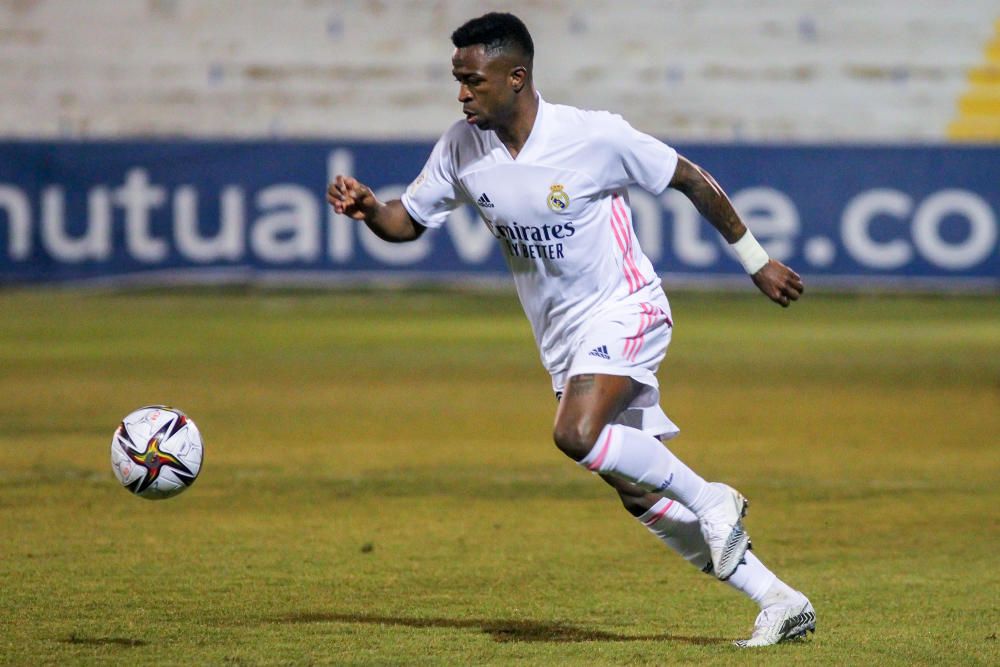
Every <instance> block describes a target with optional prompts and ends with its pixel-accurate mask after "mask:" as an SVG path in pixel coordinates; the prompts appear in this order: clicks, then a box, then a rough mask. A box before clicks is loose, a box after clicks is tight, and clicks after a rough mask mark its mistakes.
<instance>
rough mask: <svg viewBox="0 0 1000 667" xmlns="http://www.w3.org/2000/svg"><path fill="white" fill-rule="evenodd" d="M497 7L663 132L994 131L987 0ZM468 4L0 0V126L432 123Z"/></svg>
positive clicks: (558, 72) (996, 103) (584, 91)
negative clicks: (454, 34) (452, 41)
mask: <svg viewBox="0 0 1000 667" xmlns="http://www.w3.org/2000/svg"><path fill="white" fill-rule="evenodd" d="M504 6H505V8H509V9H510V10H512V11H514V12H516V13H519V14H521V15H522V16H523V17H524V18H525V19H526V21H527V22H528V24H529V26H530V27H531V28H532V30H533V31H534V33H535V34H536V36H537V38H538V39H537V41H538V53H537V61H538V62H539V63H540V64H541V65H543V66H542V67H540V68H539V77H538V83H539V88H540V89H541V90H542V92H543V94H544V95H545V96H546V98H547V99H549V100H552V101H561V102H566V103H569V104H575V105H581V106H587V107H599V108H606V109H610V110H614V111H619V112H623V113H626V114H627V116H628V117H629V118H630V119H631V120H632V121H633V123H634V124H635V125H636V126H638V127H640V128H642V129H644V130H647V131H650V132H653V133H655V134H658V135H660V136H669V137H672V138H674V139H676V140H711V141H806V142H815V141H823V142H853V141H889V142H907V141H919V142H925V141H931V142H934V141H945V140H947V139H948V138H949V137H951V138H954V139H958V140H970V139H973V140H974V139H980V140H981V139H985V140H997V139H1000V121H998V119H1000V93H998V92H997V91H998V90H1000V87H998V81H1000V73H998V72H1000V40H998V38H997V36H996V28H997V23H996V22H997V19H998V13H1000V8H998V6H997V4H996V2H995V0H963V1H962V2H959V3H956V2H953V1H952V0H929V1H922V2H911V1H909V0H871V1H859V0H849V1H846V2H821V1H807V2H803V1H801V0H768V1H765V0H755V1H749V2H740V3H733V2H728V1H726V0H701V1H699V2H692V1H690V0H672V1H667V2H660V3H655V7H656V9H655V10H654V11H651V10H650V3H648V2H636V1H631V2H614V3H612V2H594V1H584V2H569V1H568V0H565V1H555V2H548V3H538V2H529V1H527V0H523V1H518V2H508V3H505V4H504ZM470 13H475V12H471V11H470V9H469V4H468V3H464V2H458V1H457V0H439V1H435V2H377V1H370V2H360V1H356V2H343V3H339V2H334V3H328V2H317V1H315V0H289V1H288V2H282V3H271V2H258V1H254V2H244V1H240V0H216V1H213V2H195V1H193V0H149V1H147V2H138V1H135V2H120V1H119V0H92V1H91V2H86V3H83V2H66V1H56V0H8V1H6V2H0V94H2V95H3V98H4V104H3V105H0V134H3V135H4V136H7V137H34V138H75V137H137V136H160V137H162V136H193V137H283V138H287V137H330V136H338V137H357V138H386V139H399V138H415V137H418V138H432V137H435V136H437V135H438V134H439V133H440V131H441V129H442V128H443V127H445V126H446V125H447V124H448V123H449V122H451V121H452V120H453V119H454V118H455V117H456V111H457V104H455V102H454V95H455V86H454V85H453V82H452V81H451V77H450V71H449V63H448V56H449V54H450V46H449V42H448V35H449V33H450V31H451V29H453V28H454V27H455V26H457V25H458V24H460V23H461V22H462V21H463V20H465V19H466V18H469V15H470ZM991 39H992V40H993V41H992V42H990V40H991ZM984 49H985V52H986V57H987V59H988V60H987V61H986V62H985V63H984V55H983V54H984ZM960 97H961V104H960V105H959V104H958V100H959V98H960Z"/></svg>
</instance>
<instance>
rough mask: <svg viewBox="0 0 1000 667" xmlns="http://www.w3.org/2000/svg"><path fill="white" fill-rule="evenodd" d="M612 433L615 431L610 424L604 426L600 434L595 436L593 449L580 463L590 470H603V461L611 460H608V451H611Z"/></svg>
mask: <svg viewBox="0 0 1000 667" xmlns="http://www.w3.org/2000/svg"><path fill="white" fill-rule="evenodd" d="M614 435H615V432H614V429H613V428H612V426H611V424H608V425H607V426H605V427H604V428H603V429H602V430H601V434H600V435H599V436H597V442H596V443H595V444H594V447H593V449H591V450H590V452H589V453H588V454H587V455H586V456H585V457H583V459H582V460H581V461H580V464H581V465H583V466H585V467H586V468H587V469H588V470H590V471H593V472H603V469H602V467H601V466H603V465H604V464H605V462H607V463H611V461H608V453H609V452H610V451H611V447H612V444H613V442H612V440H613V439H614ZM595 453H596V454H595ZM612 458H614V457H612Z"/></svg>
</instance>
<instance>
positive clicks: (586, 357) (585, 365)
mask: <svg viewBox="0 0 1000 667" xmlns="http://www.w3.org/2000/svg"><path fill="white" fill-rule="evenodd" d="M672 333H673V321H672V320H671V319H670V306H669V304H668V303H667V300H666V297H664V298H663V299H662V301H658V302H641V303H630V304H622V305H621V306H618V307H616V308H613V309H610V310H604V311H601V312H599V313H597V314H595V316H594V318H593V319H592V320H591V321H590V322H588V323H587V324H586V325H585V326H583V327H581V329H580V331H579V333H578V334H577V336H576V337H575V340H574V341H573V342H572V349H573V361H572V362H570V366H569V368H567V369H566V370H564V371H560V372H557V373H553V374H552V389H553V390H554V391H555V392H556V396H557V397H561V396H562V392H563V390H564V389H565V388H566V383H567V382H569V379H570V378H571V377H573V376H574V375H586V374H591V373H593V374H601V375H624V376H628V377H630V378H632V379H634V380H636V381H637V382H640V383H642V384H643V385H645V387H644V388H643V389H642V391H640V392H639V394H638V395H637V396H636V397H635V399H634V400H633V401H632V402H631V403H629V405H628V407H627V408H626V409H625V410H623V411H622V412H621V414H619V415H618V417H617V418H615V421H614V423H616V424H624V425H625V426H631V427H633V428H637V429H639V430H641V431H643V432H645V433H648V434H649V435H652V436H654V437H658V438H660V439H661V440H669V439H670V438H673V437H674V436H676V435H677V434H678V433H679V432H680V429H679V428H677V426H676V425H675V424H674V423H673V422H672V421H670V419H669V418H668V417H667V415H666V413H664V412H663V409H662V408H660V383H659V382H658V381H657V379H656V370H657V369H658V368H659V366H660V362H661V361H663V358H664V357H665V356H666V354H667V346H668V345H670V337H671V334H672Z"/></svg>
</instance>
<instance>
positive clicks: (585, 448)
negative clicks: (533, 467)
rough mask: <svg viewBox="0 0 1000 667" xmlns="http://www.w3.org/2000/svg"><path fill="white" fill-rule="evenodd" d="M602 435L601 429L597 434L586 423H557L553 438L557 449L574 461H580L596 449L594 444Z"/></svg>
mask: <svg viewBox="0 0 1000 667" xmlns="http://www.w3.org/2000/svg"><path fill="white" fill-rule="evenodd" d="M600 433H601V431H600V429H597V431H596V432H595V431H594V429H593V428H592V427H590V426H589V425H588V424H585V423H579V422H578V423H571V424H561V423H557V424H556V427H555V430H554V431H553V433H552V438H553V439H554V440H555V443H556V447H558V448H559V449H560V451H562V453H563V454H565V455H566V456H568V457H570V458H571V459H573V460H574V461H580V460H581V459H583V458H584V457H585V456H587V454H589V453H590V450H591V449H593V448H594V443H595V442H597V436H598V435H600Z"/></svg>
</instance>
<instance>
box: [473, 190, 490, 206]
mask: <svg viewBox="0 0 1000 667" xmlns="http://www.w3.org/2000/svg"><path fill="white" fill-rule="evenodd" d="M476 203H477V204H479V207H480V208H493V202H491V201H490V198H489V197H487V196H486V193H485V192H484V193H483V194H481V195H479V199H477V200H476Z"/></svg>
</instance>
